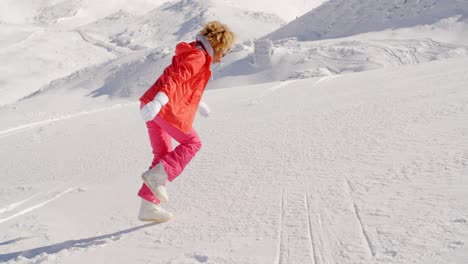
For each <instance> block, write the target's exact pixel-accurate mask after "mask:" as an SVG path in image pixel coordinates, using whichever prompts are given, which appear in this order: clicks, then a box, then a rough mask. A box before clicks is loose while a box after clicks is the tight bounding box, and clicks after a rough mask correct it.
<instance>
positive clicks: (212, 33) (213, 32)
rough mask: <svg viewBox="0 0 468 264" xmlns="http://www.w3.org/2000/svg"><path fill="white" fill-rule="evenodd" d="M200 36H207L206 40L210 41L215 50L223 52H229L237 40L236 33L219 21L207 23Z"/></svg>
mask: <svg viewBox="0 0 468 264" xmlns="http://www.w3.org/2000/svg"><path fill="white" fill-rule="evenodd" d="M199 34H200V35H203V36H205V37H206V39H208V41H210V43H211V46H212V47H213V49H215V50H221V51H223V52H227V51H228V50H229V49H230V48H231V47H232V45H233V44H234V41H235V40H236V35H235V34H234V32H232V31H231V29H229V27H228V26H226V25H225V24H222V23H221V22H219V21H210V22H208V23H206V24H205V26H204V27H203V29H202V30H200V32H199Z"/></svg>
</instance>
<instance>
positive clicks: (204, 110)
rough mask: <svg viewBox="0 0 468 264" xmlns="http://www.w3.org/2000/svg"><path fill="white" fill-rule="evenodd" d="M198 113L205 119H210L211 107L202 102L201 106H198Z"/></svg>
mask: <svg viewBox="0 0 468 264" xmlns="http://www.w3.org/2000/svg"><path fill="white" fill-rule="evenodd" d="M198 113H199V114H200V115H201V116H203V117H210V114H211V110H210V107H209V106H208V105H207V104H205V103H204V102H200V104H199V105H198Z"/></svg>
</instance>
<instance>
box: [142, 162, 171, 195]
mask: <svg viewBox="0 0 468 264" xmlns="http://www.w3.org/2000/svg"><path fill="white" fill-rule="evenodd" d="M141 178H142V179H143V181H144V182H145V183H146V185H147V186H148V187H149V188H150V190H151V191H152V192H153V194H154V196H156V198H158V199H159V201H161V202H167V201H169V197H168V196H167V192H166V186H164V184H165V183H166V181H167V172H166V170H165V169H164V166H163V164H162V163H158V165H156V166H154V167H153V168H152V169H151V170H148V171H146V172H144V173H143V174H142V175H141Z"/></svg>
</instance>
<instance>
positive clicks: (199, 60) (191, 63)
mask: <svg viewBox="0 0 468 264" xmlns="http://www.w3.org/2000/svg"><path fill="white" fill-rule="evenodd" d="M211 61H212V58H211V56H210V55H209V54H208V53H207V52H206V51H205V50H201V49H198V48H197V46H196V42H192V43H186V42H181V43H179V44H177V46H176V50H175V56H174V57H173V58H172V63H171V65H169V66H168V67H167V68H166V69H165V70H164V72H163V73H162V75H161V76H160V77H159V78H158V80H157V81H156V82H155V83H154V84H153V85H152V86H151V87H150V88H149V89H148V90H147V91H146V92H145V93H144V94H143V96H142V97H141V98H140V101H141V102H142V103H143V104H147V103H149V102H151V101H153V99H154V97H155V96H156V94H157V93H158V92H163V93H165V94H166V95H167V97H168V98H169V102H168V103H167V104H165V105H164V106H163V107H162V109H161V111H159V114H158V115H159V116H160V117H162V118H163V119H164V120H166V121H167V122H169V123H170V124H171V125H173V126H174V127H176V128H177V129H179V130H180V131H182V132H184V133H188V132H189V131H190V129H191V128H192V123H193V119H194V118H195V114H196V111H197V108H198V104H199V103H200V99H201V96H202V94H203V92H204V91H205V88H206V85H207V84H208V80H209V79H210V76H211V67H210V66H211Z"/></svg>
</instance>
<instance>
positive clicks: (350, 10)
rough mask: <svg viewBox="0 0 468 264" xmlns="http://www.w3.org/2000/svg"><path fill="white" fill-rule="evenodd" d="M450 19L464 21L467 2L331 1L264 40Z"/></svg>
mask: <svg viewBox="0 0 468 264" xmlns="http://www.w3.org/2000/svg"><path fill="white" fill-rule="evenodd" d="M450 17H456V20H457V21H464V22H467V21H468V1H467V0H446V1H436V0H395V1H387V0H378V1H373V0H366V1H359V0H352V1H343V0H330V1H328V2H326V3H324V4H323V5H321V6H320V7H318V8H316V9H313V10H312V11H310V12H308V13H307V14H305V15H303V16H301V17H300V18H298V19H296V20H294V21H292V22H290V23H289V24H288V25H287V26H284V27H282V28H280V29H278V30H276V31H274V32H272V33H270V34H268V35H267V36H266V37H265V38H268V39H272V40H278V39H284V38H292V37H293V38H297V39H299V40H318V39H330V38H341V37H347V36H352V35H356V34H361V33H366V32H375V31H382V30H387V29H396V28H408V27H414V26H420V25H431V24H434V23H437V22H439V21H440V20H442V19H447V18H450Z"/></svg>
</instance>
